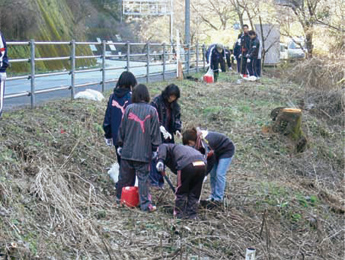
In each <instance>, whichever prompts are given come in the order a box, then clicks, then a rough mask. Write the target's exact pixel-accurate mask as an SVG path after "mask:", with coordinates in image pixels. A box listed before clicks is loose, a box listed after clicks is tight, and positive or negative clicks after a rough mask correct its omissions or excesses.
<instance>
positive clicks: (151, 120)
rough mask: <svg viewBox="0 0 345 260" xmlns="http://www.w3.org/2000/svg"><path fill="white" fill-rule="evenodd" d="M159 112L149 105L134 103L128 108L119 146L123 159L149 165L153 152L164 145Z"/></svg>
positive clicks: (122, 124) (121, 129)
mask: <svg viewBox="0 0 345 260" xmlns="http://www.w3.org/2000/svg"><path fill="white" fill-rule="evenodd" d="M159 126H160V125H159V119H158V114H157V110H156V109H155V108H154V107H153V106H151V105H150V104H147V103H144V102H142V103H134V104H131V105H129V106H128V107H127V108H126V111H125V114H124V116H123V119H122V123H121V126H120V130H119V134H118V137H117V139H118V141H117V145H118V146H120V147H122V152H121V158H122V159H125V160H130V161H137V162H146V163H149V162H150V161H151V158H152V152H153V151H156V150H157V148H158V146H159V145H160V144H161V143H162V140H161V133H160V130H159Z"/></svg>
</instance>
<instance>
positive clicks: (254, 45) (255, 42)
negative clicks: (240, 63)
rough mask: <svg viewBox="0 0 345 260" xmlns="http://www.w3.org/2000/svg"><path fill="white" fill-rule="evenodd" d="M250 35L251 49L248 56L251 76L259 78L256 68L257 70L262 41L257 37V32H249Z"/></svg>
mask: <svg viewBox="0 0 345 260" xmlns="http://www.w3.org/2000/svg"><path fill="white" fill-rule="evenodd" d="M248 35H249V37H250V39H251V41H250V49H249V51H248V54H247V55H246V58H247V67H248V71H249V76H255V77H258V74H257V72H256V68H257V67H256V66H257V60H258V54H259V49H260V41H259V39H258V37H257V36H256V32H255V31H249V32H248Z"/></svg>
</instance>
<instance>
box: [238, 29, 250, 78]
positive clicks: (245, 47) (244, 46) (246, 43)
mask: <svg viewBox="0 0 345 260" xmlns="http://www.w3.org/2000/svg"><path fill="white" fill-rule="evenodd" d="M248 30H249V27H248V25H247V24H244V25H243V33H242V34H241V35H240V36H241V54H240V55H239V57H240V58H241V75H242V76H243V77H244V78H246V77H248V75H247V58H246V56H247V54H248V51H249V49H250V37H249V35H248Z"/></svg>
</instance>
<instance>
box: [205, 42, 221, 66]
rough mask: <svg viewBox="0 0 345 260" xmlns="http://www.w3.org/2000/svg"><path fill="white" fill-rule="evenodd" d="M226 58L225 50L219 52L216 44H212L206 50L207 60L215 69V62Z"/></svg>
mask: <svg viewBox="0 0 345 260" xmlns="http://www.w3.org/2000/svg"><path fill="white" fill-rule="evenodd" d="M225 60H226V54H225V50H224V49H223V52H222V53H219V52H218V51H217V48H216V44H212V45H210V47H208V49H207V51H206V61H207V62H208V63H210V67H211V68H212V69H213V65H214V63H219V62H224V63H225Z"/></svg>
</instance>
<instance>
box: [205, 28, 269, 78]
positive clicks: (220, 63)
mask: <svg viewBox="0 0 345 260" xmlns="http://www.w3.org/2000/svg"><path fill="white" fill-rule="evenodd" d="M261 54H262V45H261V42H260V40H259V38H258V36H257V34H256V32H255V31H253V30H249V27H248V25H246V24H244V25H243V31H242V33H240V34H239V35H238V39H237V41H236V43H235V45H234V48H233V49H229V48H226V47H224V46H223V44H221V43H217V44H212V45H210V46H209V47H208V49H207V51H206V62H207V64H208V66H209V68H210V69H212V70H213V73H214V81H215V82H216V81H217V79H218V77H219V72H220V71H223V72H225V71H226V70H227V68H226V63H227V67H228V69H229V70H232V64H233V59H232V57H234V59H236V62H237V72H238V73H240V75H241V77H242V78H244V79H248V78H251V79H255V80H256V79H260V77H261ZM254 77H255V78H254Z"/></svg>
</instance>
